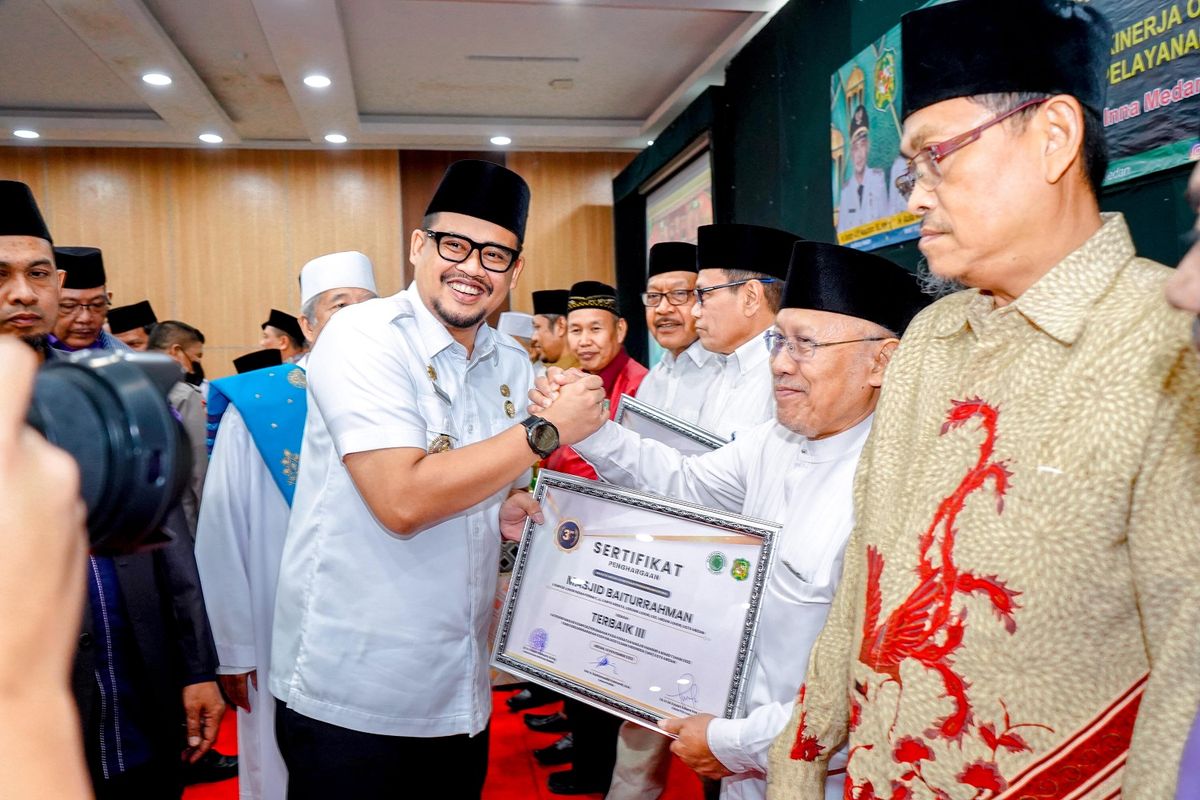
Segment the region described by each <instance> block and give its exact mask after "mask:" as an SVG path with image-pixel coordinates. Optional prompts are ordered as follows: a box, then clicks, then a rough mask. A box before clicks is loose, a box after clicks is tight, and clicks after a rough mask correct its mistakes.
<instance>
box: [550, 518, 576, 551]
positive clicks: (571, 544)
mask: <svg viewBox="0 0 1200 800" xmlns="http://www.w3.org/2000/svg"><path fill="white" fill-rule="evenodd" d="M582 540H583V530H582V529H581V528H580V527H579V523H578V522H576V521H575V520H573V519H568V520H566V521H564V522H563V523H562V524H561V525H559V526H558V530H557V531H555V533H554V542H555V544H557V545H558V549H559V550H563V551H565V552H567V553H569V552H571V551H572V550H574V549H575V548H576V547H578V546H579V542H580V541H582Z"/></svg>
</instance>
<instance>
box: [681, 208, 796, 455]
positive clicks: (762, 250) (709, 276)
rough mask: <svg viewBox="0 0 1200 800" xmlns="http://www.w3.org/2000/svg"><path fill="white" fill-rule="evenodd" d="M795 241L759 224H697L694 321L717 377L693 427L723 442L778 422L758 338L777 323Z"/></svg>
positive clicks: (767, 372)
mask: <svg viewBox="0 0 1200 800" xmlns="http://www.w3.org/2000/svg"><path fill="white" fill-rule="evenodd" d="M799 238H800V237H798V236H796V235H795V234H792V233H788V232H787V231H781V230H777V229H775V228H765V227H762V226H761V225H702V226H701V227H700V228H699V230H698V231H697V233H696V239H697V245H696V262H697V267H698V268H699V273H698V274H697V277H696V290H695V291H696V302H695V304H694V305H693V306H692V316H694V317H695V318H696V333H697V334H699V335H700V343H701V344H702V345H703V346H704V348H705V349H706V350H708V351H709V352H711V353H714V354H715V359H714V360H715V361H716V368H717V370H718V372H719V375H718V377H717V379H716V380H714V381H713V382H712V383H711V384H710V386H711V388H710V390H709V392H708V393H707V395H706V396H705V398H704V404H703V406H702V407H701V409H700V418H699V420H698V424H699V425H700V427H701V428H705V429H706V430H710V431H712V432H713V433H716V434H718V435H719V436H723V437H725V438H726V439H732V438H734V437H735V436H737V435H738V434H739V433H742V432H744V431H747V430H749V429H751V428H753V427H755V426H756V425H758V424H759V423H762V422H766V421H767V420H769V419H773V418H774V416H775V398H774V396H773V395H772V392H771V370H770V368H769V367H768V366H767V353H766V351H765V350H763V348H762V334H763V331H765V330H767V329H768V328H770V327H771V324H772V323H773V322H774V321H775V312H776V311H778V310H779V294H780V290H781V288H782V286H783V279H784V278H786V277H787V269H788V259H789V258H790V257H791V254H792V245H793V244H794V243H795V242H796V241H797V240H798V239H799Z"/></svg>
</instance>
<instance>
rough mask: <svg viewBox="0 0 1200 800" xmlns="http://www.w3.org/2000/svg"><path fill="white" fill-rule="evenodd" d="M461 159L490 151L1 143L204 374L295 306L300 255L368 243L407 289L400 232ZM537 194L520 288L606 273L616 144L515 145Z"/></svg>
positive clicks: (6, 156)
mask: <svg viewBox="0 0 1200 800" xmlns="http://www.w3.org/2000/svg"><path fill="white" fill-rule="evenodd" d="M457 158H486V159H490V160H495V161H499V160H502V159H504V154H500V153H496V152H491V153H480V152H471V153H468V152H432V151H429V152H425V151H403V152H400V153H397V152H395V151H388V150H359V151H355V150H336V151H328V150H325V151H307V150H305V151H301V150H285V151H272V150H233V149H123V148H46V147H0V178H10V179H16V180H21V181H25V182H26V183H28V184H29V185H30V186H31V187H32V189H33V191H34V193H35V195H36V196H37V198H38V202H39V204H40V205H41V207H42V210H43V212H44V213H45V215H46V221H47V223H48V224H49V225H50V229H51V232H52V233H53V234H54V236H55V239H56V241H57V242H58V243H59V244H77V245H94V246H97V247H100V248H101V249H103V250H104V257H105V264H106V266H107V268H108V275H109V288H110V290H111V291H112V292H113V300H114V302H115V303H117V304H120V305H123V304H125V303H131V302H135V301H137V300H140V299H142V298H148V299H149V300H150V301H151V302H152V303H153V304H154V308H155V310H156V311H157V312H158V314H159V316H160V317H161V318H163V319H181V320H183V321H185V322H189V323H191V324H193V325H196V326H197V327H199V328H200V329H201V330H203V331H204V334H205V337H206V338H207V340H208V341H207V345H206V356H205V371H206V372H207V373H208V374H209V375H210V376H212V377H220V376H222V375H227V374H229V373H230V372H232V364H231V362H232V359H233V358H234V357H236V356H238V355H240V354H242V353H245V352H248V351H250V350H253V349H255V348H256V347H257V344H258V337H259V333H260V331H259V325H260V324H261V323H262V321H263V320H264V319H266V315H267V313H268V310H269V309H270V308H272V307H275V308H281V309H284V310H287V311H289V312H296V311H298V310H299V309H298V306H299V302H300V291H299V284H298V281H297V277H298V275H299V272H300V267H301V266H303V264H304V263H305V262H306V261H308V260H309V259H311V258H314V257H315V256H318V255H321V254H323V253H329V252H334V251H337V250H351V249H353V250H361V251H362V252H364V253H366V254H367V255H368V256H369V257H370V258H371V260H372V262H373V263H374V265H375V275H376V280H377V283H378V286H379V290H380V293H381V294H390V293H393V292H395V291H397V290H398V289H400V288H403V286H405V285H407V283H408V281H409V280H410V279H411V278H410V277H409V273H410V270H409V268H408V252H407V251H408V236H409V233H410V232H411V230H412V229H413V228H415V227H417V226H419V224H420V220H421V215H422V214H423V213H424V210H425V206H426V204H427V203H428V202H429V197H430V195H431V194H432V192H433V189H434V187H436V185H437V181H438V180H439V179H440V178H441V176H442V173H443V172H444V171H445V169H446V166H447V165H449V164H450V162H451V161H453V160H455V159H457ZM506 160H507V162H508V166H509V167H510V168H512V169H514V170H516V171H517V172H519V173H520V174H521V175H522V176H523V177H524V178H525V179H526V180H527V181H528V182H529V185H530V188H531V190H532V192H533V209H532V211H531V214H530V220H529V226H528V230H527V232H526V240H525V244H526V252H527V255H528V268H527V271H526V273H525V276H524V278H523V280H522V281H521V284H520V285H519V286H518V287H517V290H516V291H515V292H514V293H513V304H514V306H515V307H516V308H519V309H523V310H528V309H529V308H530V301H529V292H530V291H532V290H533V289H538V288H551V287H558V286H569V285H570V284H571V283H572V282H574V281H575V280H579V279H582V278H595V279H598V280H607V281H612V280H613V257H612V236H613V234H612V209H611V181H612V178H613V176H614V175H616V173H617V172H619V171H620V170H621V168H622V167H624V165H625V164H626V163H627V162H628V160H629V156H627V155H625V154H616V153H513V154H509V155H508V156H507V159H506Z"/></svg>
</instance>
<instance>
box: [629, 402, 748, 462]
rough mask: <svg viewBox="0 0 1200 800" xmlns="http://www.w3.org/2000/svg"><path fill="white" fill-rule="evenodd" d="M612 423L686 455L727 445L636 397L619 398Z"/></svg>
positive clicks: (720, 438) (723, 440)
mask: <svg viewBox="0 0 1200 800" xmlns="http://www.w3.org/2000/svg"><path fill="white" fill-rule="evenodd" d="M613 421H614V422H616V423H617V424H618V425H623V426H625V427H626V428H629V429H630V430H631V431H633V432H634V433H638V434H641V435H642V436H645V437H646V438H648V439H654V440H655V441H657V442H662V443H663V444H668V445H670V446H671V447H674V448H675V449H676V450H678V451H679V452H681V453H683V454H684V455H685V456H693V455H700V454H702V453H707V452H709V451H711V450H716V449H717V448H718V447H722V446H723V445H727V444H729V440H728V439H724V438H722V437H720V436H718V435H717V434H715V433H713V432H712V431H706V430H705V429H704V428H701V427H700V426H699V425H693V424H691V423H690V422H686V421H684V420H682V419H680V418H679V417H676V416H673V415H671V414H668V413H667V412H666V411H663V410H662V409H660V408H655V407H654V406H652V405H649V404H647V403H643V402H642V401H641V400H638V399H637V398H636V397H631V396H629V395H627V394H623V395H621V399H620V400H618V401H617V413H616V414H614V415H613Z"/></svg>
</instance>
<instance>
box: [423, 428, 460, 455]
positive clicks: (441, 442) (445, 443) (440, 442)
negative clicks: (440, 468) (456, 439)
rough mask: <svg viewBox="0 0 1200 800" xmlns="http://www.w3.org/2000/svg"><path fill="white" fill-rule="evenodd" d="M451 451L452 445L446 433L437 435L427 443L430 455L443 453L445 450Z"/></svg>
mask: <svg viewBox="0 0 1200 800" xmlns="http://www.w3.org/2000/svg"><path fill="white" fill-rule="evenodd" d="M453 449H454V444H453V442H451V441H450V435H449V434H446V433H439V434H438V435H437V436H435V437H433V441H432V442H430V443H429V454H430V455H433V454H434V453H444V452H446V451H447V450H453Z"/></svg>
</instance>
